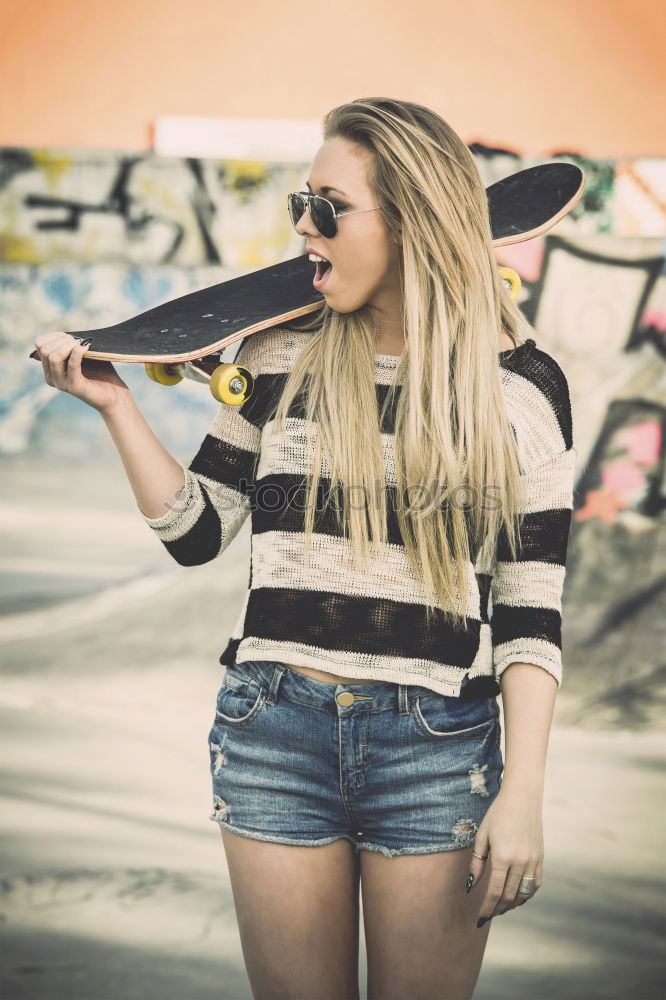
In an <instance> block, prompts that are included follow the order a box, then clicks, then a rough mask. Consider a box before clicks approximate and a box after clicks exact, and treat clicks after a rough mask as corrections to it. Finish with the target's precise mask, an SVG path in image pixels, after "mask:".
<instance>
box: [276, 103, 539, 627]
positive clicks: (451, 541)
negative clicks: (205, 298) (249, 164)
mask: <svg viewBox="0 0 666 1000" xmlns="http://www.w3.org/2000/svg"><path fill="white" fill-rule="evenodd" d="M323 124H324V128H323V135H324V140H326V139H330V138H333V137H334V136H339V137H342V138H344V139H346V140H349V141H351V142H353V143H356V144H357V145H358V146H359V147H362V148H363V149H365V150H369V151H370V152H371V153H372V154H373V155H372V156H371V157H370V159H369V167H368V177H367V181H368V184H369V187H370V189H371V191H372V192H373V194H374V196H375V198H376V203H377V204H378V205H379V206H380V207H381V208H380V210H381V217H382V219H383V220H384V223H385V225H386V228H387V230H388V233H389V235H390V234H396V235H397V236H398V238H399V240H400V241H401V242H400V245H399V251H400V281H401V291H402V308H403V314H402V319H403V322H404V332H405V342H406V343H405V350H404V352H403V354H402V355H401V358H400V360H399V362H398V364H397V367H396V370H395V374H394V376H393V379H392V382H391V385H390V386H389V389H388V392H387V396H386V400H385V402H384V405H383V406H382V408H381V413H380V412H379V407H378V405H377V396H376V389H375V365H376V342H377V325H376V316H375V311H374V309H372V308H369V307H368V306H363V307H361V308H359V309H357V310H355V311H354V312H351V313H338V312H336V311H335V310H333V309H332V308H331V307H329V306H328V305H326V304H324V306H323V308H322V309H321V311H318V312H317V313H316V315H315V317H314V319H313V318H312V317H308V320H307V321H306V322H305V323H303V324H300V325H298V326H297V328H298V329H300V330H309V331H310V334H311V336H310V338H308V340H307V342H306V344H305V346H304V348H303V350H302V351H301V353H300V354H299V356H298V358H297V359H296V362H295V364H294V366H293V368H292V370H291V372H290V373H289V376H288V377H287V381H286V384H285V386H284V389H283V391H282V394H281V396H280V399H279V400H278V402H277V407H276V408H275V410H274V417H273V419H274V421H275V423H274V425H273V426H274V428H275V429H276V430H277V429H280V430H281V431H283V432H284V431H285V430H286V427H287V424H286V421H287V415H288V411H289V408H290V406H291V404H292V402H293V400H294V397H295V396H296V395H297V393H299V391H300V390H301V387H302V386H304V385H306V387H307V392H306V393H305V394H304V398H305V426H306V431H307V437H308V442H309V446H310V448H311V450H310V452H309V454H310V455H311V456H312V472H311V473H309V474H308V475H307V476H306V480H307V481H308V485H309V489H308V494H307V499H306V504H305V528H304V530H305V537H306V552H307V559H308V560H309V555H310V546H311V543H312V534H313V527H314V515H315V506H316V501H317V495H318V489H319V483H320V479H321V477H322V474H323V472H322V470H323V468H324V465H323V462H324V461H325V463H326V465H327V466H328V468H327V470H326V471H327V474H328V475H329V477H330V484H331V489H330V493H329V494H328V497H327V504H332V503H333V502H334V501H335V511H336V515H337V523H338V525H339V529H340V530H341V532H342V533H343V535H344V537H345V538H349V539H350V540H351V549H352V552H353V557H354V560H355V562H356V566H357V567H359V566H360V567H362V568H363V569H367V567H368V559H369V558H370V555H371V547H373V546H377V548H376V551H375V553H373V556H375V555H377V556H379V557H380V558H381V546H383V545H385V544H386V541H387V496H386V489H385V487H384V486H382V488H379V489H378V488H377V484H378V483H381V484H384V483H385V481H386V480H385V478H384V477H385V475H386V459H387V456H386V454H385V448H384V445H385V442H386V438H387V435H384V436H383V435H382V430H381V429H382V427H383V426H384V425H383V421H384V418H385V415H386V413H387V411H388V408H389V407H391V406H394V428H395V434H394V442H395V451H394V456H393V458H392V459H389V461H393V462H394V463H395V490H396V491H395V498H396V501H395V507H396V516H397V519H398V525H399V529H400V533H401V535H402V540H403V543H404V546H405V551H406V554H407V556H408V559H409V563H410V564H411V567H412V569H413V572H414V574H415V576H416V578H417V580H418V581H419V582H420V583H421V585H422V587H423V591H424V596H423V603H424V604H425V605H426V609H427V615H428V617H429V616H430V615H431V614H432V613H433V611H434V609H435V608H438V610H439V612H440V613H442V612H443V614H444V615H445V617H446V618H447V619H448V621H449V622H450V623H451V624H452V625H453V627H461V628H467V625H468V621H467V614H468V588H469V586H470V581H469V579H468V573H469V569H468V567H467V563H468V562H471V563H472V565H473V566H474V567H475V568H476V569H477V571H481V572H482V571H484V569H488V568H489V567H490V562H489V561H488V560H491V559H492V557H493V554H494V552H495V551H496V548H495V546H496V543H497V539H498V535H499V532H500V529H501V528H502V527H504V529H505V531H506V535H505V538H506V541H507V543H508V545H509V547H510V549H511V552H512V554H513V555H514V556H515V553H516V543H517V539H519V532H520V521H521V518H520V514H519V508H520V503H521V495H520V483H521V480H520V467H519V463H518V459H517V455H516V446H515V440H514V435H513V431H512V428H511V425H510V422H509V418H508V414H507V412H506V408H505V403H504V398H503V392H502V386H501V367H500V365H499V361H498V351H499V350H500V343H499V341H500V331H501V330H504V331H505V332H506V333H507V334H508V335H509V336H510V337H511V339H512V340H513V342H514V345H515V344H516V343H517V340H518V335H519V333H520V334H522V335H524V336H529V334H530V333H531V332H532V328H531V327H530V326H529V324H528V323H527V320H526V319H525V318H524V316H523V314H522V313H521V312H520V310H519V309H518V308H517V306H516V305H514V303H513V302H512V301H511V299H510V298H509V295H508V292H507V290H506V288H505V285H504V282H503V280H502V278H501V276H500V274H499V271H498V266H497V263H496V261H495V259H494V256H493V248H492V243H491V240H492V237H491V231H490V224H489V218H488V202H487V196H486V193H485V187H484V184H483V180H482V178H481V175H480V173H479V170H478V167H477V165H476V163H475V161H474V158H473V156H472V154H471V153H470V151H469V149H468V148H467V146H466V145H465V143H464V142H463V141H462V139H461V138H460V137H459V136H458V135H456V133H455V132H454V131H453V129H452V128H451V127H450V126H449V125H448V124H447V123H446V122H445V121H444V120H443V119H442V118H441V117H440V116H439V115H437V114H436V113H435V112H433V111H430V110H429V109H428V108H424V107H421V106H420V105H418V104H412V103H409V102H406V101H397V100H391V99H388V98H368V99H361V100H356V101H352V102H350V103H348V104H342V105H340V106H339V107H337V108H334V109H333V110H332V111H330V112H329V113H328V114H327V115H326V117H325V119H324V123H323ZM398 386H399V387H400V391H399V392H398ZM396 398H397V399H398V402H397V406H395V405H394V404H395V399H396ZM383 437H384V441H383ZM359 488H360V490H359ZM414 491H415V494H414ZM340 492H341V493H342V505H340V502H339V498H340ZM359 492H360V495H361V497H363V498H364V499H363V500H362V502H361V503H359V502H358V497H359ZM424 495H425V501H424ZM414 496H415V497H416V499H414ZM461 496H462V500H461ZM368 501H369V502H368ZM341 506H342V511H341ZM481 553H483V563H479V564H477V563H476V562H475V560H476V559H477V557H478V556H479V555H480V554H481Z"/></svg>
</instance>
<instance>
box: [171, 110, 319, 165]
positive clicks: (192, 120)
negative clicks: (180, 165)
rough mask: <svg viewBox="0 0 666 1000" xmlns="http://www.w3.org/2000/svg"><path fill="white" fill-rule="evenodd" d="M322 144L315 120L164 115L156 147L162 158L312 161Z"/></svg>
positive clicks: (284, 161)
mask: <svg viewBox="0 0 666 1000" xmlns="http://www.w3.org/2000/svg"><path fill="white" fill-rule="evenodd" d="M321 143H322V129H321V123H320V122H319V121H317V120H316V119H314V118H201V117H194V116H190V115H187V116H175V115H162V116H161V117H159V118H157V119H156V120H155V132H154V141H153V147H154V150H155V153H157V154H158V155H159V156H196V157H202V158H204V159H206V158H212V159H230V160H236V159H238V160H264V161H268V162H281V163H307V162H310V161H311V160H312V159H313V157H314V155H315V153H316V151H317V149H318V148H319V146H320V145H321Z"/></svg>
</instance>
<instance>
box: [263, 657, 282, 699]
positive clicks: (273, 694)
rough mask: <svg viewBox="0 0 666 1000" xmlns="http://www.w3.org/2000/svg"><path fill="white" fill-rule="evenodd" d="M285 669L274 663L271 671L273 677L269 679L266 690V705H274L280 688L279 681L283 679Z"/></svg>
mask: <svg viewBox="0 0 666 1000" xmlns="http://www.w3.org/2000/svg"><path fill="white" fill-rule="evenodd" d="M286 670H287V668H286V667H284V666H282V664H281V663H276V664H275V668H274V670H273V676H272V677H271V683H270V687H269V688H268V694H267V695H266V704H267V705H275V703H276V701H277V696H278V690H279V688H280V681H281V680H282V678H283V677H284V675H285V673H286Z"/></svg>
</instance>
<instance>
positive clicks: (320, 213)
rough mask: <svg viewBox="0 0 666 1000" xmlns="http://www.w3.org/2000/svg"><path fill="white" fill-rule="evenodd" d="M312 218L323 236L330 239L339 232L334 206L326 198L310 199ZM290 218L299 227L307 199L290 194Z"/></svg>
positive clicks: (288, 199)
mask: <svg viewBox="0 0 666 1000" xmlns="http://www.w3.org/2000/svg"><path fill="white" fill-rule="evenodd" d="M307 202H309V208H310V217H311V219H312V221H313V223H314V224H315V226H316V227H317V229H318V230H319V232H320V233H321V235H322V236H324V237H326V238H327V239H330V238H331V237H332V236H335V234H336V232H337V225H336V222H335V215H334V213H333V206H332V205H331V204H330V202H328V201H326V199H325V198H319V197H317V196H315V197H314V198H308V199H307ZM287 205H288V208H289V216H290V218H291V223H292V225H293V226H296V225H298V222H299V220H300V219H301V218H302V217H303V213H304V212H305V208H306V199H305V198H304V197H303V196H302V195H300V194H290V195H289V196H288V198H287Z"/></svg>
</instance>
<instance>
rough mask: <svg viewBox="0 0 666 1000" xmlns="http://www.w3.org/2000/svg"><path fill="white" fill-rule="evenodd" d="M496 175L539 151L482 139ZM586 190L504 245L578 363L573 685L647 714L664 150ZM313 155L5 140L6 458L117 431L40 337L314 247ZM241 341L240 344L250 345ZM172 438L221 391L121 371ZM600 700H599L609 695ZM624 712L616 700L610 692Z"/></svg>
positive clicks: (600, 170) (485, 159) (664, 586)
mask: <svg viewBox="0 0 666 1000" xmlns="http://www.w3.org/2000/svg"><path fill="white" fill-rule="evenodd" d="M471 149H472V152H473V153H474V155H475V157H476V159H477V162H478V165H479V168H480V170H481V173H482V176H483V178H484V181H485V183H486V185H490V184H492V183H493V182H495V181H496V180H499V179H501V178H502V177H504V176H507V175H508V174H511V173H514V172H516V171H518V170H521V169H523V168H524V167H528V166H532V165H534V164H535V163H537V162H541V161H540V160H538V159H535V158H527V157H522V156H521V155H519V154H518V153H516V152H513V151H510V150H503V149H495V148H490V147H487V146H483V145H480V144H474V145H473V146H472V147H471ZM548 159H549V160H556V159H564V160H567V161H569V162H573V163H577V164H579V165H580V166H581V167H583V169H584V170H585V172H586V175H587V186H586V190H585V194H584V196H583V198H582V200H581V201H580V202H579V204H578V205H577V206H576V208H575V209H574V211H573V212H571V213H570V215H569V216H567V217H566V218H565V219H563V220H562V221H561V222H560V223H559V224H558V225H557V227H556V228H555V229H554V230H552V231H551V233H549V234H548V235H546V236H544V237H540V238H537V239H534V240H530V241H529V242H527V243H524V244H519V245H517V246H513V247H507V248H504V249H502V250H501V251H498V252H497V260H498V263H501V264H507V265H510V266H511V267H514V268H515V269H516V270H517V271H518V273H519V274H520V276H521V279H522V282H523V288H522V292H521V299H520V302H519V304H520V306H521V308H522V309H523V310H524V312H525V314H526V315H527V317H528V318H529V319H530V321H531V322H532V323H533V325H534V327H535V330H536V340H537V343H538V344H539V346H541V347H543V349H544V350H547V351H549V352H550V353H552V354H553V355H554V356H555V357H556V358H557V360H558V361H559V362H560V363H561V365H562V367H563V368H564V369H565V371H566V373H567V375H568V378H569V384H570V387H571V392H572V403H573V409H574V431H575V438H576V444H577V449H578V461H579V468H578V480H577V486H576V510H575V513H574V525H573V534H572V544H571V550H570V552H571V555H570V569H569V573H568V574H567V582H566V593H565V600H566V601H567V602H570V604H571V606H572V607H574V606H575V608H576V613H575V614H571V615H569V616H568V617H567V621H568V626H567V635H566V636H565V642H566V644H568V653H567V658H568V660H569V661H571V660H572V659H573V660H575V664H576V665H575V667H573V666H570V667H569V681H568V683H569V684H570V685H572V686H573V687H575V684H576V683H577V681H576V678H579V679H581V681H583V682H584V681H585V678H586V677H588V676H594V677H596V678H597V679H599V678H601V677H605V678H607V679H609V680H610V681H612V685H611V690H612V691H613V692H614V694H613V695H612V697H614V698H616V699H620V700H621V702H622V706H623V711H625V712H626V711H627V707H628V706H631V707H632V709H631V710H632V711H635V713H636V717H637V718H640V715H641V712H642V695H641V693H640V692H642V691H643V690H644V688H645V684H646V682H650V683H653V684H654V685H655V686H656V684H657V683H658V682H660V681H661V680H663V678H662V674H661V673H660V671H661V672H663V673H664V674H666V668H664V666H663V664H662V662H661V661H660V657H659V650H660V648H661V649H663V648H665V643H664V641H663V635H662V632H663V631H664V628H665V626H664V624H663V623H664V622H666V613H665V609H664V594H665V592H666V572H665V571H664V567H663V559H662V560H661V561H660V558H659V548H658V541H659V538H660V537H661V536H660V528H663V520H664V497H665V493H666V475H665V461H664V458H665V446H664V440H665V431H666V379H665V372H666V266H665V261H666V256H665V254H666V160H661V159H637V160H630V159H622V160H604V161H600V160H594V161H590V160H587V159H584V158H581V157H579V156H577V155H576V154H575V153H571V152H562V153H557V154H555V155H554V156H552V157H548ZM308 169H309V164H305V163H304V164H303V165H302V166H298V165H296V166H294V165H285V164H269V163H257V162H244V161H238V160H224V161H219V160H197V159H166V158H158V157H155V156H152V155H150V154H143V155H142V154H122V153H107V152H100V151H95V152H86V151H71V150H68V151H57V150H38V149H0V343H1V346H2V350H1V352H0V454H4V455H7V456H9V455H26V456H30V455H35V456H39V455H45V454H47V453H48V454H49V455H51V456H53V455H60V456H62V457H67V456H69V457H70V458H72V459H74V458H77V459H78V458H80V457H81V456H82V455H89V456H90V458H91V459H93V458H100V457H104V456H105V455H107V454H109V453H110V451H111V449H112V447H113V446H112V444H111V442H110V440H109V438H108V433H107V432H106V429H105V428H104V427H103V425H102V423H101V421H100V419H99V417H98V415H97V414H96V413H95V412H94V411H91V410H90V409H89V408H88V407H85V406H84V405H83V404H81V403H80V402H79V401H78V400H76V399H73V398H71V397H69V396H67V394H65V393H60V392H58V391H57V390H55V389H53V388H51V387H49V386H47V385H46V384H45V383H44V379H43V374H42V369H41V366H39V365H38V364H37V363H36V362H35V361H31V360H29V359H28V354H29V353H30V351H31V350H32V348H33V346H34V339H35V337H36V336H37V335H38V334H39V333H42V332H46V331H49V330H62V329H64V330H82V329H91V328H95V327H101V326H105V325H108V324H111V323H115V322H119V321H121V320H122V319H125V318H127V317H129V316H131V315H134V314H136V313H138V312H141V311H144V310H145V309H148V308H150V307H151V306H154V305H157V304H159V303H161V302H165V301H168V300H169V299H172V298H175V297H177V296H179V295H182V294H184V293H186V292H188V291H193V290H195V289H197V288H202V287H205V286H207V285H210V284H214V283H216V282H219V281H223V280H225V279H226V278H231V277H235V276H237V275H239V274H243V273H247V271H251V270H254V269H256V268H259V267H263V266H267V265H269V264H273V263H277V262H279V261H282V260H285V259H288V258H289V257H293V256H296V255H298V254H300V253H302V252H303V249H304V241H303V240H302V239H301V238H300V237H299V236H298V235H297V234H296V233H294V231H293V229H292V227H291V225H290V223H289V220H288V217H287V211H286V195H287V193H288V192H289V191H292V190H302V189H303V188H304V187H305V180H306V177H307V170H308ZM236 350H237V345H233V347H232V348H230V352H231V353H230V355H229V356H230V357H233V356H235V353H236ZM121 374H122V377H123V378H124V379H125V380H126V381H127V382H128V384H129V385H130V387H131V389H132V391H133V393H134V394H135V396H136V398H137V402H138V404H139V406H140V408H141V410H142V412H143V413H144V414H145V416H146V418H147V420H148V421H149V423H150V425H151V426H152V427H153V428H154V430H155V432H156V433H157V434H158V436H159V437H160V440H162V441H163V443H164V445H165V447H166V448H167V449H169V450H170V451H172V453H173V454H175V455H176V456H177V457H178V458H179V459H181V460H183V461H189V459H190V458H191V456H192V455H193V454H194V452H195V450H196V449H197V447H198V445H199V442H200V440H201V435H202V429H203V428H204V427H205V426H206V424H207V422H208V420H209V418H210V416H212V414H213V412H214V410H215V408H216V407H217V403H215V401H214V400H213V399H212V397H211V396H210V395H209V393H208V391H207V390H206V388H205V386H201V385H199V384H197V383H194V382H190V381H188V380H184V381H183V382H181V383H179V385H177V386H174V387H172V388H170V389H168V390H167V389H165V388H164V387H162V386H157V385H155V384H154V383H152V382H150V381H149V380H148V379H147V377H146V376H145V374H144V372H143V367H142V366H140V365H124V366H121ZM597 703H598V699H597ZM608 710H609V711H613V710H614V706H613V704H612V703H611V702H609V703H608Z"/></svg>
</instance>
